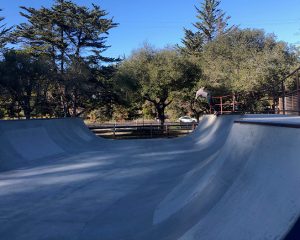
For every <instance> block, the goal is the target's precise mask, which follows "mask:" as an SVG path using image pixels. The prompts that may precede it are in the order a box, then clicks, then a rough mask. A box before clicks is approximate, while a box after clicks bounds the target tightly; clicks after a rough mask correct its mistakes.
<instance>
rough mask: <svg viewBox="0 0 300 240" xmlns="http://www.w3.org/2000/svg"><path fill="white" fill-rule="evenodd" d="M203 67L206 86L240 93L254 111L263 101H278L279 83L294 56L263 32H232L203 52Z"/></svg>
mask: <svg viewBox="0 0 300 240" xmlns="http://www.w3.org/2000/svg"><path fill="white" fill-rule="evenodd" d="M202 60H203V62H202V66H203V71H204V75H205V79H206V84H207V85H208V86H211V87H213V88H219V89H223V92H224V93H233V94H235V93H239V95H240V97H242V98H243V99H244V100H245V102H246V103H247V105H248V109H245V110H247V111H248V110H250V111H254V110H255V106H256V103H257V101H258V100H259V99H261V98H262V97H264V96H266V95H269V96H270V97H272V98H273V107H274V106H275V103H276V101H277V99H278V92H279V91H280V85H281V84H280V80H281V79H282V78H283V77H284V76H285V75H287V74H288V73H289V72H290V70H291V68H293V66H294V65H295V63H296V57H295V54H294V52H293V51H292V49H291V48H289V47H288V45H287V44H286V43H284V42H278V41H277V40H276V38H275V36H274V35H272V34H265V32H264V31H262V30H251V29H245V30H241V29H235V30H233V31H231V32H230V33H228V34H226V35H222V36H219V37H217V38H216V39H215V40H214V41H212V42H210V43H208V44H207V45H206V46H205V47H204V50H203V57H202Z"/></svg>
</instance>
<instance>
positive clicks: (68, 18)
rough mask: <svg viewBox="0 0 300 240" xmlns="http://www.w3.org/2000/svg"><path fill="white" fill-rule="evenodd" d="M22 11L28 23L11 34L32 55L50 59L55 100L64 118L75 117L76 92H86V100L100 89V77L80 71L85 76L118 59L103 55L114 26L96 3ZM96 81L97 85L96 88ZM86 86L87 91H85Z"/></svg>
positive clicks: (61, 1)
mask: <svg viewBox="0 0 300 240" xmlns="http://www.w3.org/2000/svg"><path fill="white" fill-rule="evenodd" d="M21 9H22V10H23V11H22V12H21V15H22V16H23V17H25V18H26V19H27V20H28V22H27V23H22V24H20V25H19V26H17V30H16V32H15V34H14V35H15V36H16V38H17V39H18V41H19V42H21V43H24V46H25V48H27V49H28V50H29V51H30V52H32V53H33V54H35V55H38V54H41V53H42V54H45V53H46V54H48V55H49V56H50V57H51V59H52V62H53V64H54V65H55V66H56V69H57V73H58V75H57V78H58V82H57V84H58V87H57V89H58V91H59V92H60V94H59V96H58V97H59V98H60V100H59V101H60V104H61V106H62V109H63V112H64V115H65V116H68V115H71V114H72V115H73V116H76V115H77V106H78V103H79V102H80V99H79V98H80V94H79V93H80V92H85V93H87V92H89V94H90V96H89V97H92V96H93V95H95V94H96V91H97V90H99V89H98V88H97V87H100V85H101V83H100V81H101V79H103V78H101V76H99V77H97V76H94V77H93V78H91V77H87V75H86V77H82V76H83V72H85V73H86V72H87V70H88V69H90V68H97V69H99V68H101V65H102V64H103V62H104V63H109V62H114V61H116V60H117V59H113V58H108V57H104V56H103V55H102V54H103V52H104V51H105V50H106V49H107V48H108V47H109V46H107V45H106V38H107V36H108V34H109V31H110V30H111V29H112V28H114V27H116V26H117V24H116V23H114V22H113V19H112V18H108V17H107V12H106V11H105V10H102V9H101V8H100V6H97V5H95V4H93V5H92V8H91V9H90V8H87V7H85V6H78V5H77V4H75V3H73V2H72V1H68V0H56V1H55V3H54V4H53V6H52V7H50V8H46V7H42V8H40V9H35V8H27V7H21ZM74 66H80V67H78V68H77V67H75V68H74ZM104 68H105V66H104ZM76 71H77V73H75V72H76ZM94 72H95V71H94ZM97 73H99V71H97ZM88 79H93V84H87V81H86V80H88ZM81 81H82V84H80V82H81ZM76 82H77V83H76ZM97 82H98V83H99V84H98V85H97V87H95V84H96V83H97ZM88 85H89V86H90V89H89V90H90V91H86V87H87V86H88ZM81 87H83V88H84V89H81V90H83V91H81V90H80V88H81ZM92 90H94V91H92ZM81 107H84V106H83V105H82V106H81Z"/></svg>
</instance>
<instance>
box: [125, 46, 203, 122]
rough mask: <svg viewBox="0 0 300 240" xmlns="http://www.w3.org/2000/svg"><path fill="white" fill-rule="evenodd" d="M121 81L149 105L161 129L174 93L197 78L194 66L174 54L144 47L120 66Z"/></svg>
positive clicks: (174, 52)
mask: <svg viewBox="0 0 300 240" xmlns="http://www.w3.org/2000/svg"><path fill="white" fill-rule="evenodd" d="M119 71H120V72H122V74H120V75H119V78H120V81H122V80H123V79H126V81H127V82H132V83H133V84H134V85H136V86H137V87H138V89H139V93H140V95H141V96H142V97H143V98H144V100H146V101H148V102H150V103H151V104H152V105H153V106H154V107H155V110H156V113H157V117H158V119H159V120H160V122H161V124H162V125H163V124H164V122H165V109H166V107H167V106H169V105H170V104H171V102H172V101H173V98H174V97H175V95H174V94H175V92H176V91H180V90H181V89H184V88H186V87H188V86H189V85H191V84H193V83H194V82H195V81H196V80H197V79H198V77H199V71H198V69H197V68H196V66H195V64H194V63H193V62H191V61H188V59H186V58H182V56H181V55H180V54H179V53H178V52H177V51H175V50H172V49H163V50H156V49H154V48H152V47H149V46H145V47H144V48H142V49H139V50H138V51H136V52H134V53H133V54H132V56H131V57H130V58H128V59H127V60H125V61H124V62H123V63H122V64H121V66H120V70H119Z"/></svg>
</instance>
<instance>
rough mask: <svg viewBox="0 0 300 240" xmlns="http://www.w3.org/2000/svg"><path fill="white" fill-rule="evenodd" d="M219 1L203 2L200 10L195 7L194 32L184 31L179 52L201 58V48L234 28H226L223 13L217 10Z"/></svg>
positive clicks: (226, 22)
mask: <svg viewBox="0 0 300 240" xmlns="http://www.w3.org/2000/svg"><path fill="white" fill-rule="evenodd" d="M220 2H221V1H220V0H205V1H204V2H202V3H201V6H200V8H198V7H196V6H195V8H196V11H197V15H196V17H197V22H195V23H193V26H194V28H195V31H192V30H189V29H184V38H183V39H182V41H181V42H182V43H183V47H180V49H181V51H182V52H183V53H185V54H188V55H196V56H201V52H202V50H203V46H204V45H205V44H207V43H209V42H211V41H213V40H214V39H215V38H217V37H218V36H220V35H224V34H226V33H228V32H230V31H232V30H233V29H235V26H231V27H229V26H228V20H229V19H230V17H227V16H226V15H225V13H224V12H223V11H222V10H221V9H220V8H219V5H220Z"/></svg>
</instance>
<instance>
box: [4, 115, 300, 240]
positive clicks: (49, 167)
mask: <svg viewBox="0 0 300 240" xmlns="http://www.w3.org/2000/svg"><path fill="white" fill-rule="evenodd" d="M261 121H263V122H264V123H272V122H273V123H274V122H277V123H278V122H280V123H282V122H283V123H291V122H292V123H293V124H294V125H296V124H299V125H300V118H289V117H282V116H278V115H259V116H258V115H243V116H238V115H236V116H234V115H232V116H230V115H228V116H219V117H216V116H204V117H203V118H202V119H201V122H200V124H199V127H198V128H197V129H196V130H195V131H194V132H193V133H192V134H190V135H188V136H186V137H181V138H177V139H170V140H166V139H154V140H124V141H121V140H106V139H102V138H97V137H96V136H94V135H93V134H92V133H91V132H90V131H89V130H88V129H87V128H86V126H85V125H84V124H83V122H82V121H81V120H80V119H53V120H30V121H25V120H24V121H0V239H5V240H6V239H7V240H10V239H12V240H13V239H16V240H19V239H20V240H23V239H24V240H25V239H26V240H28V239H30V240H31V239H32V240H35V239H36V240H40V239H41V240H43V239H48V240H61V239H72V240H73V239H74V240H83V239H84V240H94V239H95V240H98V239H101V240H102V239H103V240H110V239H114V240H119V239H122V240H131V239H132V240H140V239H145V240H147V239H149V240H150V239H151V240H152V239H166V240H167V239H168V240H173V239H180V240H189V239H201V240H202V239H214V240H215V239H217V240H218V239H224V240H225V239H226V240H227V239H233V240H235V239H236V240H240V239H249V240H250V239H251V240H252V239H284V237H285V236H286V235H287V234H288V232H289V231H290V229H291V228H292V227H293V225H294V223H295V222H296V221H297V219H298V217H299V213H300V192H299V191H298V188H299V186H300V174H299V172H300V158H299V155H300V148H299V143H300V129H297V128H294V127H289V125H287V126H286V127H282V126H280V127H278V126H276V125H261V124H259V123H260V122H261ZM249 122H251V123H249ZM256 123H258V124H256Z"/></svg>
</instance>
